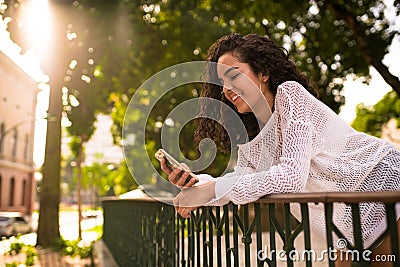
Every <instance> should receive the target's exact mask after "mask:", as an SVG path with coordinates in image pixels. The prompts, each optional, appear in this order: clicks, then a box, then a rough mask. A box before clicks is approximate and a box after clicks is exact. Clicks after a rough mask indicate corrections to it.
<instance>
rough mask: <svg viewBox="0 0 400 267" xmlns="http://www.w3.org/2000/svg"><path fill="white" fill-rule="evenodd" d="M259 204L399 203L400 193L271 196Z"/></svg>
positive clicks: (262, 199) (265, 197) (316, 193)
mask: <svg viewBox="0 0 400 267" xmlns="http://www.w3.org/2000/svg"><path fill="white" fill-rule="evenodd" d="M257 202H259V203H293V202H295V203H306V202H316V203H333V202H344V203H360V202H381V203H396V202H400V191H385V192H312V193H288V194H271V195H268V196H264V197H262V198H260V199H259V200H257Z"/></svg>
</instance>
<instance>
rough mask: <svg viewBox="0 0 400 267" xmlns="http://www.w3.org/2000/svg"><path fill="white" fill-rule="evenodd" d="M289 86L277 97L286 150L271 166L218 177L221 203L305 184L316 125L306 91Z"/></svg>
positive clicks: (244, 200)
mask: <svg viewBox="0 0 400 267" xmlns="http://www.w3.org/2000/svg"><path fill="white" fill-rule="evenodd" d="M296 84H297V83H296ZM296 84H295V85H296ZM297 86H300V85H298V84H297ZM286 89H287V88H281V90H280V91H278V92H279V94H277V100H276V101H275V105H276V110H277V111H279V116H280V117H281V119H280V121H281V129H280V130H281V131H278V132H280V134H282V139H281V140H282V151H281V154H280V156H279V159H278V161H277V163H276V164H274V165H272V166H271V167H270V168H269V169H267V170H262V171H259V172H253V173H242V174H241V175H233V176H232V175H231V176H226V177H220V178H218V179H216V196H217V199H218V198H220V199H221V200H224V201H220V203H227V202H229V201H232V202H233V203H235V204H245V203H249V202H253V201H255V200H257V199H259V198H260V197H262V196H265V195H268V194H274V193H289V192H299V191H301V190H302V189H303V188H304V187H305V184H306V181H307V178H308V173H309V168H310V161H311V155H312V136H313V132H314V129H313V128H314V127H313V125H312V123H311V121H310V120H309V119H308V117H309V114H307V108H306V105H307V104H306V103H307V101H305V100H306V99H302V96H301V94H302V93H303V94H304V92H302V93H300V94H298V91H297V90H296V91H297V92H295V91H294V89H293V88H292V86H290V88H289V89H288V90H286ZM300 91H301V90H300ZM305 98H307V97H305ZM261 152H262V150H261V151H260V153H261ZM221 192H222V193H221ZM214 205H215V203H214Z"/></svg>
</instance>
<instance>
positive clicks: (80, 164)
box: [76, 141, 83, 240]
mask: <svg viewBox="0 0 400 267" xmlns="http://www.w3.org/2000/svg"><path fill="white" fill-rule="evenodd" d="M82 161H83V142H82V141H81V143H80V146H79V152H78V162H77V168H78V186H77V189H76V190H77V195H78V240H82V195H81V191H82Z"/></svg>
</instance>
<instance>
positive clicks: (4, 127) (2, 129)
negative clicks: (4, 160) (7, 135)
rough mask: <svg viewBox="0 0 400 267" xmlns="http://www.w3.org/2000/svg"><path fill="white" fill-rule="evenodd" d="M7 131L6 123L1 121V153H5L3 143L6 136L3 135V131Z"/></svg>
mask: <svg viewBox="0 0 400 267" xmlns="http://www.w3.org/2000/svg"><path fill="white" fill-rule="evenodd" d="M5 131H6V125H5V124H4V122H2V123H1V125H0V136H1V139H0V140H1V142H0V153H3V151H4V146H3V143H4V140H3V138H4V136H3V133H4V132H5Z"/></svg>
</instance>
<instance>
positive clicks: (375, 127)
mask: <svg viewBox="0 0 400 267" xmlns="http://www.w3.org/2000/svg"><path fill="white" fill-rule="evenodd" d="M391 119H395V120H396V121H397V127H398V128H400V98H399V97H398V96H397V94H396V93H395V92H394V91H392V92H389V93H387V94H386V95H385V96H384V97H383V98H382V99H381V100H380V101H379V102H377V103H376V104H375V105H373V106H365V105H364V104H359V105H358V106H357V108H356V118H355V119H354V121H353V123H352V126H353V127H354V128H355V129H356V130H358V131H361V132H366V133H368V134H371V135H374V136H377V137H381V134H382V127H383V126H384V125H385V124H387V123H388V122H389V121H390V120H391Z"/></svg>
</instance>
